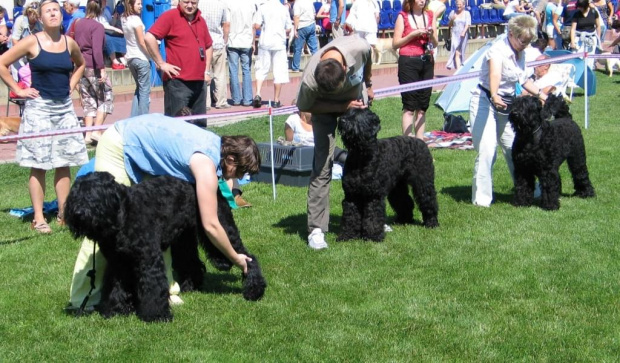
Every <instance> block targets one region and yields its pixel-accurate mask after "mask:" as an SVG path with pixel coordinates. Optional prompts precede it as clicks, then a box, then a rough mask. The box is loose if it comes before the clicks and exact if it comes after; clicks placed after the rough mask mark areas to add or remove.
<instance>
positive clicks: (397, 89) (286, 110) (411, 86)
mask: <svg viewBox="0 0 620 363" xmlns="http://www.w3.org/2000/svg"><path fill="white" fill-rule="evenodd" d="M582 57H588V58H594V59H605V58H620V54H587V53H572V54H566V55H562V56H557V57H553V58H549V59H544V60H540V61H533V62H528V63H527V65H528V66H529V67H536V66H539V65H542V64H548V63H559V62H563V61H565V60H568V59H574V58H582ZM478 77H480V71H476V72H469V73H465V74H459V75H455V76H449V77H443V78H435V79H430V80H427V81H421V82H413V83H407V84H403V85H398V86H393V87H387V88H382V89H378V90H376V91H375V99H380V98H384V97H388V96H392V95H396V94H399V93H401V92H408V91H415V90H418V89H422V88H428V87H435V86H441V85H446V84H449V83H455V82H461V81H464V80H467V79H472V78H478ZM297 111H298V109H297V106H284V107H280V108H272V107H267V108H260V109H255V110H249V111H236V112H226V113H218V114H211V115H208V114H207V115H192V116H185V117H179V119H181V120H186V121H189V120H199V119H205V118H206V119H219V118H225V117H235V118H237V117H241V116H254V115H261V114H264V115H265V116H268V115H269V114H271V115H273V116H279V115H289V114H292V113H295V112H297ZM110 126H112V125H101V126H89V127H81V128H77V129H67V130H56V131H53V132H52V131H48V132H41V133H36V134H18V135H10V136H0V142H10V141H16V140H22V139H34V138H38V137H49V136H58V135H69V134H77V133H82V132H87V131H102V130H105V129H107V128H108V127H110Z"/></svg>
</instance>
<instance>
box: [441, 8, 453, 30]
mask: <svg viewBox="0 0 620 363" xmlns="http://www.w3.org/2000/svg"><path fill="white" fill-rule="evenodd" d="M451 11H452V9H450V8H446V11H445V12H444V13H443V16H442V17H441V20H440V21H439V26H448V24H449V23H450V12H451Z"/></svg>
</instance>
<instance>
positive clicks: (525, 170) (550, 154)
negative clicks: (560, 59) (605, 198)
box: [509, 95, 595, 210]
mask: <svg viewBox="0 0 620 363" xmlns="http://www.w3.org/2000/svg"><path fill="white" fill-rule="evenodd" d="M509 120H510V123H511V124H512V128H513V129H514V131H515V139H514V142H513V144H512V160H513V162H514V167H515V170H514V174H515V197H514V201H513V204H514V205H516V206H530V205H532V201H533V198H534V187H535V179H536V178H538V180H539V182H540V188H541V192H542V194H541V207H542V208H543V209H547V210H556V209H559V208H560V193H561V191H562V180H561V179H560V172H559V168H560V165H561V164H562V163H563V162H564V160H566V161H567V163H568V169H569V170H570V172H571V174H572V175H573V184H574V186H575V193H574V195H576V196H578V197H580V198H589V197H594V195H595V193H594V187H592V183H590V178H589V177H588V167H587V165H586V148H585V145H584V143H583V136H582V135H581V129H580V128H579V126H578V125H577V124H576V123H575V121H573V119H572V116H571V114H570V112H569V109H568V105H567V104H566V102H565V101H564V99H562V98H561V97H556V96H553V95H550V96H549V97H548V98H547V101H546V102H545V105H544V106H543V105H542V103H541V102H540V100H539V99H538V98H537V97H533V96H525V97H518V98H517V99H516V101H515V103H514V104H513V107H512V111H511V112H510V115H509ZM551 120H552V121H551Z"/></svg>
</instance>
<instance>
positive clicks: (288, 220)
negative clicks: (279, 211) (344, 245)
mask: <svg viewBox="0 0 620 363" xmlns="http://www.w3.org/2000/svg"><path fill="white" fill-rule="evenodd" d="M341 217H342V216H340V215H334V214H330V216H329V231H330V232H332V233H337V232H338V231H339V230H340V219H341ZM272 227H275V228H279V229H282V230H283V231H284V233H286V234H297V235H298V236H299V238H301V239H302V240H304V241H305V240H306V239H307V238H308V215H307V214H294V215H290V216H287V217H285V218H282V219H280V221H279V222H277V223H274V224H272Z"/></svg>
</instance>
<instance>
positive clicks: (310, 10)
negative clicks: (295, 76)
mask: <svg viewBox="0 0 620 363" xmlns="http://www.w3.org/2000/svg"><path fill="white" fill-rule="evenodd" d="M368 1H370V0H368ZM315 19H316V11H315V10H314V3H313V1H312V0H296V1H295V5H293V25H294V28H295V39H294V40H293V42H294V43H293V47H294V49H295V52H294V53H293V64H292V65H291V69H292V70H293V72H299V65H300V63H301V52H302V50H303V49H304V45H305V44H308V48H310V54H314V53H316V51H317V50H319V41H318V39H317V37H316V29H315V26H316V22H315Z"/></svg>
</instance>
